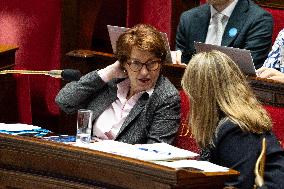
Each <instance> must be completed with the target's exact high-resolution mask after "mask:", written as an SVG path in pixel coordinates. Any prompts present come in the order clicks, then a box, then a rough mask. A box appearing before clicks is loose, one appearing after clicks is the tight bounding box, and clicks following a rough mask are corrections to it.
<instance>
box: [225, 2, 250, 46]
mask: <svg viewBox="0 0 284 189" xmlns="http://www.w3.org/2000/svg"><path fill="white" fill-rule="evenodd" d="M248 8H249V5H248V1H247V0H239V1H238V3H237V4H236V7H235V9H234V11H233V12H232V14H231V16H230V18H229V21H228V24H227V26H226V28H225V31H224V34H223V38H222V46H230V45H231V43H232V42H233V41H234V39H236V37H237V36H238V34H239V32H240V31H241V29H242V27H243V25H244V24H245V22H246V18H247V10H248Z"/></svg>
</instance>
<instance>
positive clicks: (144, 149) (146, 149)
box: [138, 148, 172, 155]
mask: <svg viewBox="0 0 284 189" xmlns="http://www.w3.org/2000/svg"><path fill="white" fill-rule="evenodd" d="M138 149H139V150H143V151H152V152H155V153H157V154H166V155H171V154H172V153H171V152H160V151H159V150H149V149H148V148H138Z"/></svg>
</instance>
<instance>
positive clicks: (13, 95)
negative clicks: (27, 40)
mask: <svg viewBox="0 0 284 189" xmlns="http://www.w3.org/2000/svg"><path fill="white" fill-rule="evenodd" d="M17 49H18V48H17V47H14V46H6V45H0V70H4V69H12V68H13V66H14V65H15V52H16V50H17ZM0 86H1V90H0V122H4V123H15V122H17V121H18V111H17V110H18V107H17V90H16V80H15V78H14V77H13V75H7V74H6V75H2V74H0Z"/></svg>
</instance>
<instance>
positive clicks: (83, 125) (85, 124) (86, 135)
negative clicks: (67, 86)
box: [76, 109, 93, 144]
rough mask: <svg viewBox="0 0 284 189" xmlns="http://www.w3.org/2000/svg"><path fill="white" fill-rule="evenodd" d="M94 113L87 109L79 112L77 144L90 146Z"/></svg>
mask: <svg viewBox="0 0 284 189" xmlns="http://www.w3.org/2000/svg"><path fill="white" fill-rule="evenodd" d="M92 116H93V112H92V111H91V110H87V109H80V110H78V114H77V134H76V142H77V143H84V144H89V143H90V141H91V130H92Z"/></svg>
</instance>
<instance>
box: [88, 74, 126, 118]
mask: <svg viewBox="0 0 284 189" xmlns="http://www.w3.org/2000/svg"><path fill="white" fill-rule="evenodd" d="M120 81H121V80H118V79H115V80H113V81H111V82H110V83H108V85H109V88H108V90H104V91H103V92H102V94H100V95H99V96H98V97H97V98H96V101H94V102H93V103H92V105H91V107H89V108H90V109H91V110H93V120H94V119H97V118H98V117H99V116H100V115H101V114H102V113H103V111H105V110H106V109H107V108H108V107H109V106H110V105H111V103H113V102H114V101H115V100H116V99H117V83H119V82H120ZM98 104H99V106H98Z"/></svg>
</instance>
